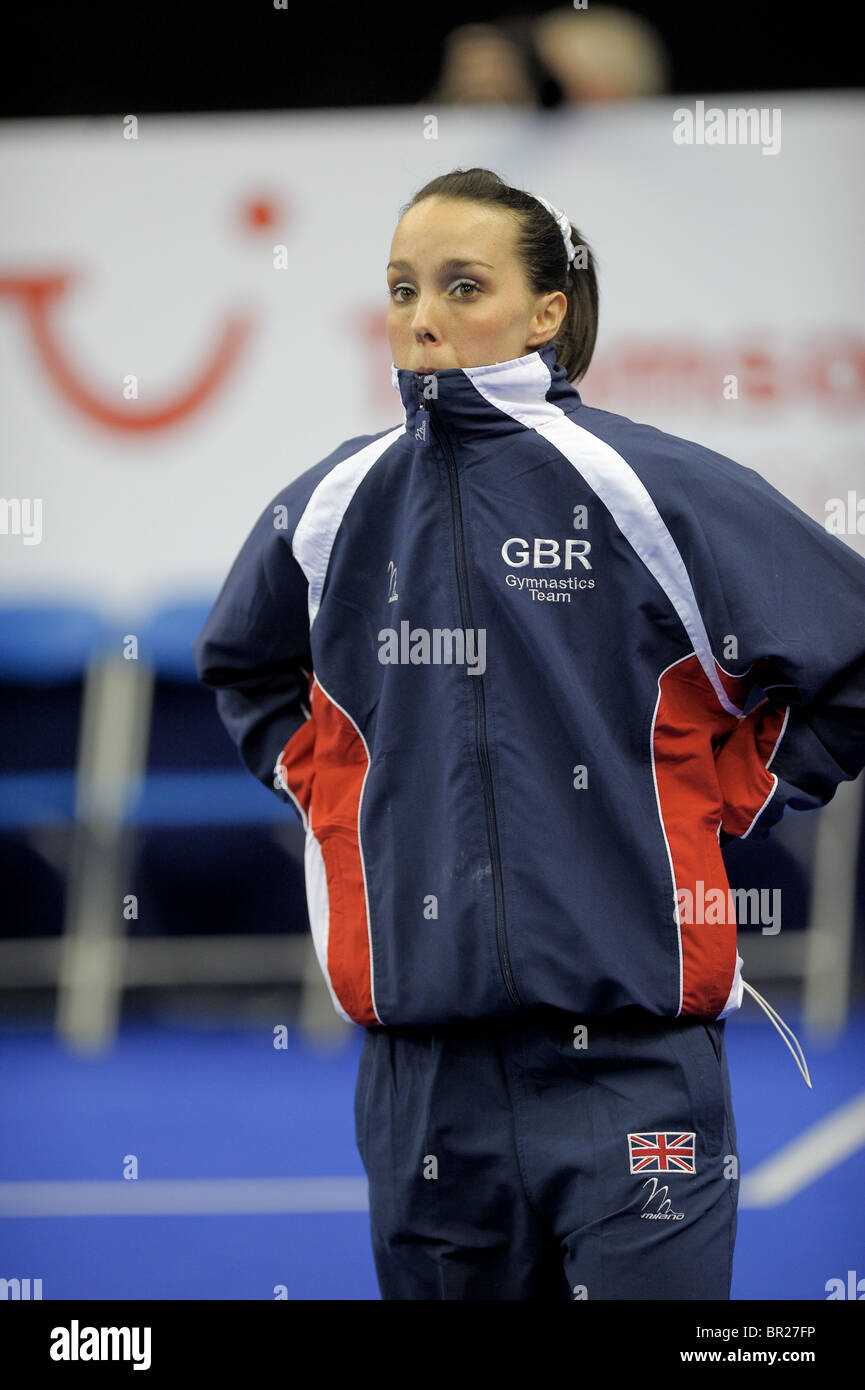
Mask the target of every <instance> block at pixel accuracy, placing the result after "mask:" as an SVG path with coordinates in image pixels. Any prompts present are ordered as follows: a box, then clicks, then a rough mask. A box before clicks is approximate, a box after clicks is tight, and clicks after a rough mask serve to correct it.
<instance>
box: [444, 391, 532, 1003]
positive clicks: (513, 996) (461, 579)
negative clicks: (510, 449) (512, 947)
mask: <svg viewBox="0 0 865 1390" xmlns="http://www.w3.org/2000/svg"><path fill="white" fill-rule="evenodd" d="M418 398H419V399H418V411H426V414H427V416H428V419H429V428H430V429H431V430H432V433H433V435H434V436H435V438H436V440H437V441H438V444H439V446H440V448H441V450H442V453H443V454H444V456H445V462H446V463H447V468H448V482H449V483H450V492H451V515H452V520H453V531H454V558H455V560H456V571H457V587H458V589H459V596H460V617H461V619H462V621H463V631H466V630H468V629H473V628H474V624H473V622H472V614H471V602H470V599H469V588H468V566H467V564H466V553H465V535H464V533H463V519H462V504H461V501H460V489H459V479H458V476H457V467H456V461H455V459H454V456H453V450H452V449H451V447H450V444H449V443H448V440H447V438H446V436H445V435H444V434H443V433H442V431H441V428H440V427H438V426H437V427H436V428H435V429H433V414H432V405H430V407H429V409H428V410H427V408H426V407H425V405H424V403H423V401H422V400H421V399H420V391H419V390H418ZM419 423H421V425H422V420H421V421H420V422H419ZM423 437H424V438H425V435H424V436H423ZM471 679H472V686H473V688H474V701H475V747H476V750H477V755H478V763H479V765H480V770H481V785H482V787H483V792H484V806H485V808H486V815H487V839H488V841H489V850H490V863H491V865H492V874H493V898H494V903H495V917H496V945H497V947H498V953H499V967H500V969H501V972H502V979H503V980H504V982H505V988H506V990H507V992H508V995H509V997H510V1000H511V1003H512V1004H513V1005H514V1007H515V1008H518V1009H521V1008H522V1007H523V1001H522V999H521V998H520V996H519V994H518V993H517V986H516V982H515V980H514V975H513V970H512V969H511V959H510V955H509V954H508V941H507V935H506V932H505V894H504V887H503V883H502V861H501V852H500V848H499V832H498V826H497V825H496V807H495V800H494V797H493V780H492V768H491V766H490V758H489V751H488V749H487V741H486V730H487V721H486V702H485V698H484V686H483V681H484V678H483V675H482V674H481V675H477V676H472V678H471Z"/></svg>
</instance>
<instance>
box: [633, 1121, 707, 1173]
mask: <svg viewBox="0 0 865 1390" xmlns="http://www.w3.org/2000/svg"><path fill="white" fill-rule="evenodd" d="M696 1138H697V1136H696V1134H683V1133H682V1132H680V1131H676V1130H652V1131H651V1132H650V1133H648V1134H629V1135H628V1152H629V1155H630V1159H631V1172H632V1173H695V1172H696V1171H697V1170H696V1168H695V1167H694V1147H695V1140H696Z"/></svg>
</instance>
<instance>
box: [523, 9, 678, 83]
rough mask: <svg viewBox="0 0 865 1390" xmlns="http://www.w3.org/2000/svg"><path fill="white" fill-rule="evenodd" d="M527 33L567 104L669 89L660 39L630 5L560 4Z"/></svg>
mask: <svg viewBox="0 0 865 1390" xmlns="http://www.w3.org/2000/svg"><path fill="white" fill-rule="evenodd" d="M532 37H533V41H534V45H535V48H536V50H537V53H538V56H539V58H540V60H541V61H542V62H543V63H544V64H545V66H546V67H547V68H548V69H549V70H550V72H551V73H552V74H553V76H554V77H555V79H556V81H557V82H558V84H559V86H560V88H561V90H562V93H563V100H564V101H565V102H567V103H571V104H573V103H575V102H613V101H628V100H636V99H639V98H641V97H653V96H657V95H659V94H660V93H663V92H667V91H669V90H670V60H669V57H668V54H667V50H666V47H665V45H664V41H663V39H662V38H661V36H660V34H659V33H658V31H657V29H656V28H655V27H654V25H652V24H650V23H649V21H648V20H646V19H643V18H642V17H641V16H639V15H635V14H632V13H631V12H630V10H623V9H620V8H619V7H618V6H614V5H595V4H592V5H590V6H589V7H588V8H587V9H585V10H575V9H574V8H573V7H572V6H569V5H563V6H561V7H559V8H557V9H554V10H550V11H549V12H548V13H547V14H544V15H541V16H540V17H539V18H537V19H536V20H535V21H534V23H533V26H532Z"/></svg>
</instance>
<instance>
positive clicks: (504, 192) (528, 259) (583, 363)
mask: <svg viewBox="0 0 865 1390" xmlns="http://www.w3.org/2000/svg"><path fill="white" fill-rule="evenodd" d="M434 194H435V195H436V196H438V197H440V198H462V199H465V201H466V202H472V203H488V204H491V205H492V206H493V207H500V208H505V209H507V210H508V211H509V212H511V213H513V214H515V216H516V217H517V220H518V223H519V233H518V237H517V255H518V256H519V257H520V259H521V260H522V262H523V265H524V266H525V270H526V278H527V280H528V282H529V286H530V288H531V291H532V293H533V294H547V293H549V292H550V291H552V290H561V291H562V292H563V293H564V294H565V295H566V296H567V300H568V307H567V309H566V310H565V316H564V318H563V319H562V322H561V326H560V328H559V331H558V333H557V334H556V336H555V338H554V339H552V341H553V343H554V345H555V349H556V356H557V358H558V360H559V362H560V363H561V365H562V366H563V367H564V369H565V372H566V373H567V379H568V381H572V382H575V381H579V380H580V378H581V377H583V376H585V374H586V371H587V370H588V366H589V363H590V362H591V360H592V353H593V352H594V350H595V340H596V338H597V336H598V278H597V262H596V258H595V256H594V253H593V252H592V249H591V247H590V246H589V245H588V243H587V242H586V239H585V237H583V236H582V234H581V233H580V232H579V231H578V230H577V228H576V227H574V226H572V227H571V239H572V241H573V243H574V245H575V246H576V247H578V248H579V247H583V248H584V250H585V255H584V256H582V257H581V255H580V252H579V250H578V252H577V256H576V257H575V259H574V261H573V263H572V264H571V265H570V266H568V259H567V255H566V253H565V243H564V241H563V239H562V233H561V231H560V229H559V226H558V223H557V222H556V219H555V218H554V217H553V216H552V214H551V213H550V212H548V211H547V209H546V208H545V207H544V205H543V203H539V202H538V200H537V198H535V197H533V196H532V194H531V193H525V192H524V191H523V190H522V189H521V188H512V187H511V186H510V184H507V183H505V181H504V179H501V178H500V177H499V175H498V174H495V173H493V171H492V170H491V169H452V170H451V171H450V173H449V174H440V175H439V176H438V177H437V178H434V179H431V180H430V182H429V183H425V184H424V186H423V188H421V189H419V190H418V192H417V193H415V195H414V197H413V198H412V199H411V201H410V202H408V203H406V204H405V206H404V207H403V208H401V209H400V214H399V215H400V218H402V217H404V216H405V214H406V213H407V212H408V210H409V208H413V207H415V206H416V205H417V204H418V203H420V202H422V200H423V199H424V198H431V197H432V196H433V195H434ZM550 201H552V199H551V200H550ZM582 260H584V261H585V265H582V264H581V261H582Z"/></svg>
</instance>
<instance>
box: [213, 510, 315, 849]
mask: <svg viewBox="0 0 865 1390" xmlns="http://www.w3.org/2000/svg"><path fill="white" fill-rule="evenodd" d="M282 496H283V495H282V494H280V498H278V499H275V501H274V503H271V504H270V505H269V506H268V507H266V508H265V510H264V511H263V512H262V514H261V516H260V517H259V519H258V521H257V522H256V523H255V525H254V527H253V528H252V531H251V532H250V534H249V535H248V537H247V539H246V541H245V542H244V544H243V547H242V549H241V550H240V553H239V554H238V556H237V558H236V559H235V561H234V564H233V565H232V567H231V570H230V571H229V574H228V577H227V578H226V580H225V582H224V583H223V585H222V588H221V590H220V592H219V595H218V597H217V599H216V602H215V603H214V606H213V608H212V609H211V611H210V613H209V615H208V617H207V620H206V622H205V624H204V627H203V628H202V630H201V632H200V633H199V634H198V636H197V638H196V639H195V641H194V643H193V644H192V650H193V655H194V658H195V667H196V671H197V673H198V677H199V679H200V680H201V681H203V682H204V684H205V685H208V686H210V687H211V688H213V689H214V690H215V691H216V703H217V709H218V711H219V714H220V717H221V719H222V722H223V723H224V725H225V727H226V729H227V730H228V733H229V735H230V737H231V738H232V740H233V741H234V743H235V744H236V746H237V749H238V752H239V754H240V757H241V760H242V761H243V763H244V765H245V766H246V767H247V768H248V769H249V771H250V772H252V773H253V775H254V776H255V777H257V778H258V779H259V781H260V782H262V783H263V784H264V786H266V787H268V788H269V789H270V790H271V791H273V792H274V793H275V794H276V795H277V796H278V797H279V798H280V799H281V800H283V801H289V800H291V802H292V803H293V804H294V805H295V807H296V808H297V810H298V812H299V814H300V817H301V820H302V821H303V823H304V825H306V816H307V813H308V808H309V798H310V793H311V786H312V753H313V744H314V720H313V719H312V717H311V713H310V694H311V687H312V679H313V669H312V655H311V652H310V646H309V615H308V608H307V588H308V586H307V580H306V576H305V574H304V573H303V571H302V569H301V568H300V565H299V564H298V562H297V560H296V559H295V557H294V555H293V554H292V550H291V544H290V535H291V532H290V531H287V530H284V529H282V530H280V529H278V528H277V526H276V524H275V518H276V514H277V513H278V512H279V511H280V510H283V511H284V508H282V509H281V508H279V507H277V505H276V502H278V501H280V500H281V498H282ZM288 751H290V753H291V775H290V777H289V776H288V775H287V770H284V771H283V772H282V774H281V775H277V768H276V764H277V760H282V761H283V762H285V763H287V762H288V758H287V752H288Z"/></svg>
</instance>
